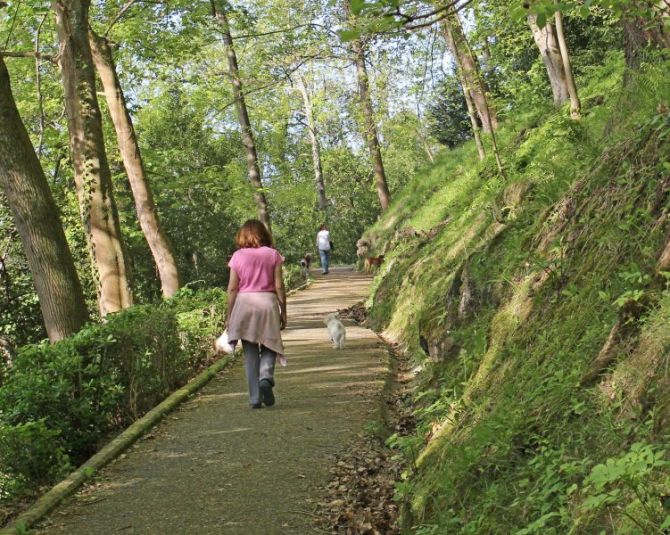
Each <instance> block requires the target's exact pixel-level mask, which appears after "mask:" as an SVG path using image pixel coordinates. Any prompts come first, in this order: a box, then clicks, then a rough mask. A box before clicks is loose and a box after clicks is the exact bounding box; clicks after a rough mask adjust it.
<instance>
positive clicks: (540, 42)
mask: <svg viewBox="0 0 670 535" xmlns="http://www.w3.org/2000/svg"><path fill="white" fill-rule="evenodd" d="M528 25H529V26H530V30H531V32H532V34H533V40H534V41H535V44H536V45H537V48H538V49H539V50H540V56H541V57H542V61H543V63H544V66H545V68H546V70H547V75H548V76H549V84H550V85H551V91H552V93H553V96H554V104H555V105H556V106H560V105H562V104H563V103H564V102H567V100H568V99H569V98H570V94H569V92H568V83H567V79H566V76H565V68H564V67H563V58H562V57H561V50H560V48H559V46H558V39H557V37H556V30H555V29H554V25H553V24H552V23H551V22H550V21H546V22H545V24H544V26H542V28H540V27H539V26H538V24H537V15H536V14H534V13H529V14H528Z"/></svg>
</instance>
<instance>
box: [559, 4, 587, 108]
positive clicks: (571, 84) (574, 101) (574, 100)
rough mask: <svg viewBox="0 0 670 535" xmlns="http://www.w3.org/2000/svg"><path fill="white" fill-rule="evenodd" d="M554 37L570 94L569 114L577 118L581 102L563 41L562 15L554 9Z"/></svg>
mask: <svg viewBox="0 0 670 535" xmlns="http://www.w3.org/2000/svg"><path fill="white" fill-rule="evenodd" d="M555 17H556V38H557V39H558V46H559V48H560V50H561V58H562V60H563V70H564V71H565V81H566V83H567V85H568V93H569V94H570V116H571V117H572V118H573V119H579V118H580V117H581V116H582V113H581V109H582V104H581V102H579V96H578V95H577V86H576V85H575V79H574V78H573V76H572V65H571V64H570V53H569V51H568V44H567V43H566V41H565V32H564V31H563V15H562V14H561V12H560V11H556V15H555Z"/></svg>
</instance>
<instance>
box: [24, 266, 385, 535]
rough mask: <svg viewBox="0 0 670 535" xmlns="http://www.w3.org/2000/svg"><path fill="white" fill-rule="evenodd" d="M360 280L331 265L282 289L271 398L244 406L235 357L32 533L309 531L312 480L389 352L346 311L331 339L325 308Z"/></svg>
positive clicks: (342, 441)
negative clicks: (310, 280) (292, 289)
mask: <svg viewBox="0 0 670 535" xmlns="http://www.w3.org/2000/svg"><path fill="white" fill-rule="evenodd" d="M369 283H370V279H369V278H368V277H365V276H363V275H361V274H358V273H354V272H352V271H347V270H332V271H331V272H330V274H329V275H326V276H325V277H321V276H319V277H318V278H317V280H316V281H315V283H314V284H313V285H312V286H310V288H308V289H307V290H304V291H302V292H299V293H297V294H296V295H294V296H292V297H290V298H289V301H288V303H289V304H288V313H289V324H288V328H287V329H286V330H285V331H284V341H285V344H286V354H287V357H288V359H289V365H288V367H286V368H279V367H278V368H277V374H276V380H277V387H276V388H275V393H276V396H277V405H276V406H274V407H271V408H263V409H261V410H252V409H250V408H249V407H248V398H247V392H246V381H245V379H244V370H243V366H242V363H241V360H242V359H238V361H237V363H236V364H235V365H234V366H233V367H232V368H230V369H228V370H227V371H224V372H223V373H222V374H221V375H220V376H219V377H218V378H216V379H214V380H213V381H212V382H211V383H209V384H208V385H207V386H206V387H205V388H204V389H203V390H202V391H201V392H200V394H199V395H197V396H196V397H194V398H193V399H192V400H190V401H189V402H187V403H185V404H184V405H183V406H182V407H181V408H180V410H178V411H176V412H174V413H173V414H172V415H170V416H168V417H167V419H166V420H164V421H163V422H162V423H161V424H160V425H159V426H158V427H157V428H156V429H154V430H153V431H152V432H151V433H150V434H149V435H148V436H147V437H145V438H144V439H143V440H142V441H140V442H139V443H138V444H136V445H135V446H134V447H133V448H131V449H130V450H129V451H128V452H127V454H126V455H124V456H122V457H121V458H120V459H118V460H117V461H116V462H114V463H113V464H112V465H110V466H109V467H107V469H105V470H104V471H103V472H102V474H101V477H99V478H98V480H97V483H95V484H93V485H91V486H89V487H87V488H86V489H84V490H83V491H81V492H80V493H79V494H77V495H76V496H75V497H74V498H72V499H71V500H70V501H69V503H67V504H66V505H64V506H62V507H61V508H59V509H57V510H56V511H55V512H54V513H52V514H51V516H50V518H49V519H47V520H46V521H45V522H44V523H43V524H42V525H41V527H40V529H39V530H37V532H38V533H48V534H68V535H74V534H86V535H95V534H101V535H102V534H104V535H109V534H114V533H121V534H160V535H166V534H175V535H176V534H198V535H200V534H207V533H212V534H213V533H216V534H224V535H227V534H230V535H237V534H239V535H255V534H259V535H261V534H262V535H268V534H300V535H306V534H309V533H313V532H314V528H313V527H312V511H313V510H314V504H315V503H316V502H317V501H318V500H319V492H318V489H319V487H321V486H323V485H324V484H325V483H326V482H327V481H328V475H329V469H330V467H331V466H332V462H333V456H334V454H336V453H338V452H341V451H343V450H344V449H345V448H346V447H347V446H348V444H349V442H350V440H351V438H352V437H353V435H355V434H356V433H358V432H360V431H361V430H362V429H363V428H364V427H365V424H366V423H367V422H369V421H370V420H371V419H372V418H373V417H374V412H375V411H376V409H377V402H376V399H375V396H376V394H377V393H378V392H379V391H380V389H381V386H382V382H383V373H384V371H385V361H386V353H385V350H384V348H383V346H382V345H381V343H380V342H379V340H378V338H377V337H376V335H375V334H374V333H373V332H371V331H369V330H366V329H362V328H360V327H357V326H355V325H353V324H352V323H350V322H347V321H345V322H344V323H345V325H347V346H346V347H345V349H343V350H333V349H331V346H330V343H329V341H328V335H327V332H326V329H325V325H324V324H323V321H322V318H323V316H325V314H327V313H329V312H332V311H335V310H337V309H338V308H339V309H342V308H346V307H349V306H351V305H353V304H354V303H356V302H358V301H360V300H361V299H363V298H364V297H365V295H366V293H367V290H368V286H369Z"/></svg>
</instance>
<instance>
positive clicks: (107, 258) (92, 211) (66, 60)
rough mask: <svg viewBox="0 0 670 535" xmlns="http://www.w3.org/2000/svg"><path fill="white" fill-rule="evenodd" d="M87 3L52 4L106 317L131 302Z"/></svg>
mask: <svg viewBox="0 0 670 535" xmlns="http://www.w3.org/2000/svg"><path fill="white" fill-rule="evenodd" d="M89 4H90V2H89V1H88V0H56V1H55V2H54V3H53V8H54V11H55V12H56V26H57V28H58V38H59V43H60V50H59V55H58V61H59V64H60V68H61V75H62V78H63V87H64V93H65V110H66V113H67V118H68V131H69V135H70V148H71V151H72V160H73V163H74V177H75V186H76V189H77V197H78V199H79V209H80V213H81V217H82V220H83V223H84V229H85V231H86V237H87V239H88V245H89V250H90V254H91V257H92V263H93V265H94V266H95V267H96V273H95V275H96V279H97V282H98V305H99V308H100V314H101V315H102V316H105V315H106V314H108V313H110V312H116V311H118V310H121V309H123V308H126V307H128V306H130V305H131V304H132V302H133V299H132V293H131V290H130V283H129V274H128V269H127V264H126V258H125V254H124V248H123V243H122V239H121V229H120V225H119V216H118V211H117V208H116V203H115V201H114V195H113V191H112V178H111V173H110V170H109V164H108V161H107V155H106V153H105V143H104V138H103V133H102V120H101V115H100V108H99V106H98V100H97V97H96V88H95V68H94V66H93V58H92V57H91V48H90V45H89V41H88V11H89Z"/></svg>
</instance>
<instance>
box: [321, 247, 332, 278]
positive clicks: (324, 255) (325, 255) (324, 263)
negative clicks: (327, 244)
mask: <svg viewBox="0 0 670 535" xmlns="http://www.w3.org/2000/svg"><path fill="white" fill-rule="evenodd" d="M319 256H320V257H321V269H322V270H323V272H324V273H328V262H329V261H330V251H324V250H323V249H319Z"/></svg>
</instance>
